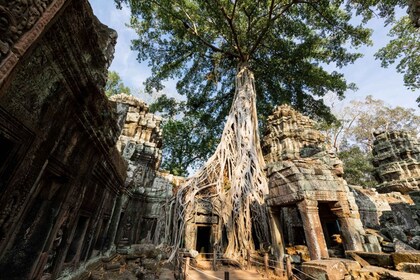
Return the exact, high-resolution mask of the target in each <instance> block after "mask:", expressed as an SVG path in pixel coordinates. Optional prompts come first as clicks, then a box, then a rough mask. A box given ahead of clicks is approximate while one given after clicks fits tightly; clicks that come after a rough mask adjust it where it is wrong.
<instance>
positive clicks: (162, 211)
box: [0, 0, 420, 280]
mask: <svg viewBox="0 0 420 280" xmlns="http://www.w3.org/2000/svg"><path fill="white" fill-rule="evenodd" d="M415 3H416V2H415V1H411V2H410V5H411V15H412V17H413V18H414V19H413V20H417V19H418V13H417V12H416V11H417V10H418V8H417V6H418V5H417V4H415ZM116 38H117V34H116V32H115V31H114V30H112V29H109V28H108V27H107V26H105V25H103V24H102V23H100V22H99V21H98V19H97V18H96V17H95V16H94V14H93V12H92V9H91V7H90V5H89V3H88V1H87V0H37V1H35V0H34V1H24V0H17V1H0V279H8V280H15V279H16V280H18V279H19V280H20V279H42V280H47V279H185V278H187V277H188V275H190V274H188V270H189V271H190V273H193V270H194V269H201V271H204V272H205V273H210V272H212V271H213V270H218V271H213V272H214V273H216V274H214V275H219V276H220V274H217V273H222V272H224V271H225V270H227V267H229V269H233V270H235V271H237V270H240V273H242V274H240V273H239V272H238V273H239V274H238V275H245V276H247V277H245V276H241V277H239V276H238V278H237V279H245V278H247V279H249V278H254V279H269V278H272V279H292V277H293V276H291V274H294V275H295V276H296V277H299V278H298V279H346V280H347V279H419V278H418V275H419V273H420V265H419V263H420V252H419V250H420V189H419V182H420V163H419V161H420V146H419V142H418V139H417V138H416V137H415V136H412V135H409V134H408V133H407V132H404V131H387V132H377V133H376V134H375V137H376V140H375V142H374V148H373V156H374V161H373V164H374V166H375V176H376V179H377V181H378V184H377V186H376V187H375V188H363V187H361V186H353V185H348V184H347V183H346V181H345V180H344V179H343V164H342V162H341V161H340V160H339V159H338V158H337V156H336V155H335V154H334V153H332V152H330V149H329V146H328V143H327V141H326V138H325V137H324V136H323V135H322V134H321V133H320V132H319V131H318V130H316V128H315V123H314V122H313V121H312V120H311V119H309V118H308V117H306V116H303V115H302V114H300V113H299V112H297V111H295V110H294V109H293V108H291V107H289V106H287V105H281V106H279V107H277V108H276V109H275V110H274V112H273V113H272V116H271V117H269V119H268V126H267V130H266V132H265V134H264V137H263V139H262V140H263V141H262V147H263V152H264V157H265V162H266V175H267V180H268V182H269V193H268V195H267V196H266V197H265V207H266V209H267V213H268V216H269V227H270V237H271V243H270V244H265V246H261V248H259V250H253V251H250V252H249V256H247V258H246V259H244V260H234V259H223V256H222V255H223V252H221V253H222V255H218V254H216V252H219V251H220V248H214V247H215V246H216V243H215V242H214V241H215V240H213V239H214V237H213V235H212V234H213V231H214V229H213V228H215V227H217V224H218V217H216V216H214V215H213V214H212V213H213V212H212V207H215V205H211V204H210V205H209V204H205V203H201V204H200V203H198V204H197V205H198V206H197V207H196V208H194V210H189V211H190V212H192V211H194V213H189V214H191V215H189V216H191V217H194V220H189V221H188V224H187V226H186V227H185V231H184V232H182V233H181V235H182V236H183V239H182V240H181V241H182V242H181V243H180V245H179V246H178V247H177V246H174V243H175V242H176V240H174V236H175V235H176V234H177V233H175V232H174V228H177V227H175V225H176V223H177V221H178V220H177V218H176V217H175V213H176V209H177V207H179V203H180V202H179V201H177V200H176V199H175V198H176V193H177V191H178V189H179V188H180V186H182V185H183V184H184V182H185V180H186V178H182V177H177V176H174V175H172V174H170V173H168V172H166V171H164V170H161V169H160V164H161V162H162V148H163V143H162V130H161V124H162V121H163V120H162V118H161V117H159V116H157V115H154V114H152V113H150V112H149V108H148V105H147V104H145V103H144V102H143V101H141V100H139V99H137V98H135V97H133V96H129V95H126V94H119V95H115V96H112V97H111V98H109V99H108V98H107V97H106V96H105V94H104V87H105V83H106V77H107V68H108V66H109V65H110V63H111V60H112V58H113V52H114V46H115V43H116ZM216 206H217V205H216ZM222 235H223V234H222ZM219 238H223V236H219ZM203 247H204V252H208V253H209V254H208V255H206V256H205V257H203V256H202V255H203V254H200V253H202V252H203V251H202V248H203ZM187 258H188V259H189V258H191V262H190V266H188V265H187V262H186V259H187ZM168 259H171V262H170V263H166V261H167V260H168ZM210 267H211V269H210ZM247 268H250V270H247ZM233 270H232V273H234V272H233ZM252 273H254V274H252ZM416 273H417V274H416ZM249 275H253V276H252V277H249ZM308 275H309V276H308ZM190 276H191V275H190ZM219 276H217V277H218V278H219V279H222V278H221V277H223V276H220V277H219ZM214 277H216V276H214ZM188 279H196V278H192V277H190V278H188ZM197 279H199V278H197ZM200 279H201V278H200Z"/></svg>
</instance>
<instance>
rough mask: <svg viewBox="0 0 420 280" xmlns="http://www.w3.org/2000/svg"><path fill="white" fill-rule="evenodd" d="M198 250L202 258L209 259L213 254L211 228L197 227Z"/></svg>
mask: <svg viewBox="0 0 420 280" xmlns="http://www.w3.org/2000/svg"><path fill="white" fill-rule="evenodd" d="M195 248H196V250H197V251H198V252H199V253H200V254H201V257H202V258H207V257H209V255H207V254H209V253H211V252H212V247H211V226H197V238H196V247H195Z"/></svg>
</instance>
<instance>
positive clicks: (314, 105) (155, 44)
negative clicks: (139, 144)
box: [116, 0, 370, 156]
mask: <svg viewBox="0 0 420 280" xmlns="http://www.w3.org/2000/svg"><path fill="white" fill-rule="evenodd" d="M116 2H117V3H118V4H123V3H126V4H128V5H129V6H130V8H131V11H132V15H133V17H132V19H131V26H132V27H133V28H134V29H135V30H136V31H137V33H138V35H139V37H138V39H136V40H134V41H133V46H132V48H133V49H134V50H137V51H138V60H139V61H148V63H149V64H150V66H151V70H152V75H151V76H150V77H149V78H148V79H147V81H146V91H147V92H149V93H150V92H153V91H155V90H157V91H159V90H161V89H162V88H163V84H162V82H163V81H164V80H166V79H177V80H178V82H177V90H178V92H179V93H180V94H181V95H184V96H185V97H186V101H185V104H184V105H185V106H183V107H182V109H183V112H182V116H183V117H185V118H194V119H195V122H196V123H197V126H198V127H203V128H204V127H205V128H207V129H208V130H210V129H211V130H212V131H213V134H214V135H215V137H218V136H220V134H221V131H222V129H223V124H224V120H225V117H226V116H227V114H228V112H229V108H230V106H231V103H232V100H233V94H234V79H235V74H236V70H237V67H238V64H239V63H243V62H246V63H248V64H249V67H250V69H251V70H252V71H253V73H254V75H255V81H256V91H257V109H258V117H259V121H260V126H261V127H263V126H264V120H265V118H266V117H267V116H268V115H269V114H270V113H271V112H272V110H273V108H274V107H275V106H276V105H278V104H282V103H288V104H291V105H292V106H293V107H295V108H296V109H298V110H300V111H301V112H303V113H305V114H307V115H309V116H311V117H312V118H315V119H319V118H324V119H326V120H327V121H328V122H331V121H333V120H334V116H333V115H332V114H331V113H330V110H329V108H328V107H327V106H325V105H324V103H323V101H322V99H321V98H320V97H322V96H323V95H324V94H325V93H327V92H334V93H336V94H337V95H338V96H340V97H343V96H344V93H345V91H347V90H348V89H354V88H355V87H354V85H353V84H351V83H348V82H347V81H346V80H345V79H344V76H343V75H342V74H341V73H338V72H331V73H330V72H328V71H326V70H325V69H324V65H325V64H335V65H336V66H338V67H343V66H346V65H347V64H349V63H352V62H354V61H355V60H356V59H357V58H359V57H360V56H361V54H359V53H353V52H351V51H350V50H349V47H350V46H353V47H358V46H360V45H362V44H368V43H370V41H369V35H370V31H369V30H367V29H365V28H363V26H362V25H357V26H353V25H352V24H351V23H350V19H351V16H352V12H354V10H352V8H354V7H356V8H357V7H359V8H360V12H363V13H366V12H365V11H364V9H363V8H362V6H360V4H357V5H356V4H350V3H347V6H345V4H346V2H345V1H278V0H273V1H271V0H265V1H254V0H247V1H245V0H243V1H226V0H211V1H200V0H198V1H191V0H177V1H173V0H160V1H157V0H152V1H135V0H132V1H131V0H116ZM157 103H159V101H158V102H157ZM163 105H164V104H160V105H158V106H157V107H160V108H162V106H163ZM196 136H197V139H198V140H197V142H196V143H197V148H198V147H209V148H208V149H207V156H208V155H209V154H210V153H211V151H212V150H214V146H212V147H211V146H209V145H207V144H208V143H206V142H205V141H206V139H202V138H201V137H200V136H199V135H196ZM192 145H194V144H192ZM204 155H205V154H204Z"/></svg>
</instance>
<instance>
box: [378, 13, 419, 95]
mask: <svg viewBox="0 0 420 280" xmlns="http://www.w3.org/2000/svg"><path fill="white" fill-rule="evenodd" d="M388 35H389V36H391V37H393V38H394V39H392V40H391V41H390V42H389V43H388V44H387V45H386V46H385V47H383V48H381V49H380V50H379V51H378V52H377V53H376V54H375V57H376V58H377V59H380V60H381V64H382V66H383V67H388V66H389V65H390V64H394V63H396V64H397V71H398V72H399V73H402V74H404V84H405V86H407V87H408V88H409V89H411V90H413V91H414V90H416V89H419V88H420V55H419V54H420V29H419V28H416V27H414V26H413V24H412V22H411V20H410V19H409V17H408V16H405V17H402V18H401V19H399V20H398V21H396V22H395V24H394V26H393V27H392V29H391V31H390V32H389V34H388Z"/></svg>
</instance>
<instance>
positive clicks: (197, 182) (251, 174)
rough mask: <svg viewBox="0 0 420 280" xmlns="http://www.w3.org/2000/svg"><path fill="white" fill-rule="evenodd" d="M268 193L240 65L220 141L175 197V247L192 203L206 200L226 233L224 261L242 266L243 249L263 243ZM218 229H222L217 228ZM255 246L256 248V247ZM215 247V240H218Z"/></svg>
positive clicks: (248, 75)
mask: <svg viewBox="0 0 420 280" xmlns="http://www.w3.org/2000/svg"><path fill="white" fill-rule="evenodd" d="M267 193H268V186H267V181H266V176H265V174H264V159H263V156H262V151H261V147H260V139H259V135H258V120H257V110H256V91H255V83H254V75H253V73H252V72H251V70H250V69H249V68H248V67H247V65H246V64H241V65H239V67H238V73H237V75H236V90H235V97H234V101H233V103H232V107H231V110H230V113H229V116H228V118H227V121H226V125H225V128H224V130H223V134H222V138H221V141H220V143H219V145H218V147H217V149H216V151H215V153H214V154H213V156H211V157H210V159H209V160H208V161H207V163H206V164H205V165H204V166H203V168H202V169H201V170H199V171H198V172H197V173H196V174H194V175H193V176H192V177H190V178H189V179H188V180H187V182H186V183H185V184H184V185H183V186H182V187H181V188H180V190H179V191H178V193H177V202H178V208H177V214H178V219H177V222H176V224H175V225H174V226H175V232H176V233H177V234H178V235H179V236H178V237H177V238H176V242H175V244H174V245H175V247H176V248H177V247H179V246H180V245H181V241H182V237H181V235H182V234H184V226H185V223H186V222H187V221H188V220H189V219H192V218H193V216H194V213H191V212H193V211H192V209H194V208H193V205H194V203H195V201H196V200H197V199H204V200H208V201H210V202H211V203H212V205H213V211H214V212H215V214H217V215H218V216H219V223H220V222H221V223H222V224H223V226H224V227H225V229H226V233H227V239H228V244H227V246H226V250H225V252H224V255H225V257H227V258H233V259H237V260H241V259H242V260H243V259H244V258H245V257H246V255H247V249H251V250H254V240H253V230H254V235H255V236H256V237H257V239H258V240H255V242H256V244H267V243H269V240H270V236H269V225H268V215H267V211H266V207H265V203H264V196H265V195H266V194H267ZM223 226H222V228H223ZM257 242H258V243H257ZM219 244H220V240H219Z"/></svg>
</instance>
